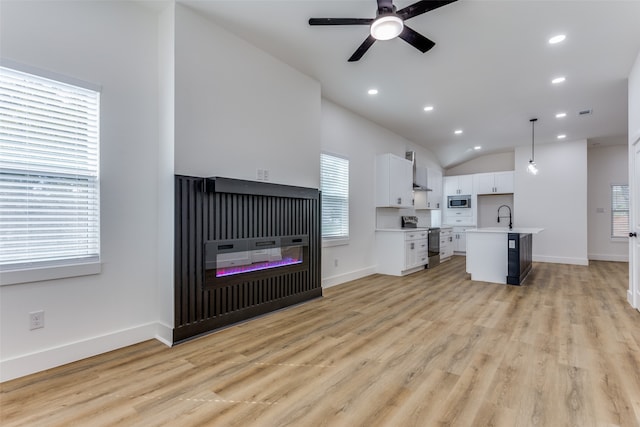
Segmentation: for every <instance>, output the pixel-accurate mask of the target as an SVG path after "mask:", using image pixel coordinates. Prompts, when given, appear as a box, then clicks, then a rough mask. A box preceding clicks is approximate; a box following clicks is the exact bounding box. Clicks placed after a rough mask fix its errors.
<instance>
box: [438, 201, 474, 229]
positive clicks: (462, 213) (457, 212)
mask: <svg viewBox="0 0 640 427" xmlns="http://www.w3.org/2000/svg"><path fill="white" fill-rule="evenodd" d="M472 203H473V202H472ZM444 223H445V224H448V225H452V226H454V227H455V226H456V225H475V224H476V219H475V216H474V209H473V208H446V209H445V211H444Z"/></svg>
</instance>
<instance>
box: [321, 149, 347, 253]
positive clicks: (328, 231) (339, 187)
mask: <svg viewBox="0 0 640 427" xmlns="http://www.w3.org/2000/svg"><path fill="white" fill-rule="evenodd" d="M320 190H321V192H322V238H323V239H325V240H334V239H335V240H337V239H348V238H349V160H347V159H344V158H342V157H337V156H332V155H330V154H325V153H322V154H321V155H320Z"/></svg>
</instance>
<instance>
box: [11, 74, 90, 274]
mask: <svg viewBox="0 0 640 427" xmlns="http://www.w3.org/2000/svg"><path fill="white" fill-rule="evenodd" d="M99 104H100V93H99V92H97V91H94V90H90V89H86V88H83V87H78V86H74V85H70V84H67V83H63V82H58V81H54V80H51V79H48V78H43V77H40V76H36V75H32V74H28V73H24V72H22V71H17V70H13V69H10V68H6V67H0V219H1V221H0V271H15V270H31V269H34V268H38V269H41V268H44V267H61V266H63V267H64V266H70V265H77V264H87V263H91V262H99V260H100V196H99V175H98V166H99V160H98V153H99V117H100V113H99ZM71 275H74V274H71Z"/></svg>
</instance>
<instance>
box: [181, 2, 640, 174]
mask: <svg viewBox="0 0 640 427" xmlns="http://www.w3.org/2000/svg"><path fill="white" fill-rule="evenodd" d="M178 1H179V2H180V3H181V4H184V5H186V6H188V7H190V8H192V9H195V10H197V11H198V12H199V13H202V14H204V15H207V16H208V17H209V18H210V19H211V20H212V21H213V22H215V23H216V24H218V25H220V26H221V27H223V28H226V29H227V30H229V31H230V32H232V33H234V34H236V35H238V36H239V37H241V38H243V39H245V40H247V41H248V42H250V43H252V44H253V45H255V46H257V47H258V48H260V49H262V50H264V51H266V52H268V53H270V54H272V55H273V56H275V57H277V58H279V59H280V60H282V61H284V62H286V63H287V64H289V65H291V66H292V67H294V68H296V69H298V70H299V71H301V72H303V73H305V74H307V75H309V76H311V77H312V78H314V79H316V80H318V81H319V82H320V84H321V87H322V95H323V96H324V97H325V98H327V99H329V100H332V101H333V102H336V103H338V104H340V105H342V106H344V107H346V108H348V109H350V110H352V111H354V112H356V113H357V114H359V115H361V116H363V117H365V118H368V119H370V120H371V121H373V122H376V123H378V124H380V125H382V126H384V127H386V128H388V129H390V130H391V131H393V132H395V133H397V134H399V135H401V136H403V137H405V138H407V139H409V140H411V141H413V142H415V143H417V144H420V145H423V146H425V147H427V148H429V149H430V150H432V151H433V152H434V153H435V155H436V156H437V157H438V160H439V161H440V163H441V164H442V165H443V166H444V167H449V166H453V165H456V164H459V163H461V162H463V161H466V160H469V159H471V158H473V157H475V156H478V155H482V154H488V153H497V152H504V151H510V150H513V147H515V146H518V145H526V144H530V143H531V124H530V122H529V119H530V118H533V117H536V118H538V119H539V120H538V122H537V123H536V144H538V143H553V144H561V143H562V142H563V141H572V140H578V139H589V140H602V141H606V140H607V139H611V138H612V137H619V136H623V135H626V134H627V132H628V130H627V77H628V75H629V72H630V70H631V67H632V65H633V62H634V60H635V58H636V56H637V55H638V53H639V52H640V25H639V22H640V20H639V19H640V18H639V17H640V0H625V1H617V0H570V1H551V0H534V1H527V0H459V1H457V2H454V3H451V4H449V5H446V6H443V7H440V8H438V9H436V10H432V11H430V12H428V13H425V14H422V15H419V16H416V17H414V18H412V19H410V20H408V21H407V22H406V24H407V25H409V26H410V27H411V28H412V29H414V30H415V31H417V32H419V33H421V34H423V35H425V36H426V37H428V38H429V39H431V40H433V41H434V42H435V43H436V46H435V47H434V48H433V49H431V50H430V51H428V52H426V53H421V52H419V51H418V50H416V49H414V48H413V47H412V46H410V45H409V44H408V43H406V42H404V41H403V40H401V39H398V38H397V39H393V40H389V41H377V42H376V43H375V44H374V45H373V46H372V47H371V48H370V49H369V50H368V51H367V52H366V54H365V55H364V56H363V57H362V59H361V60H360V61H357V62H347V59H348V58H349V57H350V56H351V55H352V53H353V52H354V51H355V50H356V48H357V47H358V46H359V45H360V44H361V43H362V42H363V41H364V39H365V38H366V37H367V36H368V34H369V28H368V27H367V26H362V25H354V26H313V27H312V26H310V25H309V24H308V20H309V18H311V17H348V18H374V17H375V14H376V8H377V5H376V1H375V0H354V1H348V0H340V1H335V0H324V1H322V0H318V1H314V0H297V1H292V0H289V1H277V0H256V1H248V0H230V1H222V0H178ZM413 3H415V1H412V0H409V1H404V0H395V2H394V4H395V6H396V7H397V8H398V9H402V8H403V7H406V6H408V5H411V4H413ZM557 34H565V35H566V39H565V41H563V42H561V43H558V44H555V45H552V44H549V43H548V40H549V39H550V38H551V37H552V36H555V35H557ZM231 60H232V59H231ZM559 76H563V77H565V78H566V80H565V81H564V82H563V83H561V84H552V83H551V80H552V79H553V78H556V77H559ZM371 88H376V89H377V90H378V94H377V95H375V96H372V95H369V94H368V93H367V91H368V90H369V89H371ZM425 106H433V110H432V111H429V112H426V111H424V107H425ZM585 110H590V111H591V113H590V114H583V115H580V114H579V112H581V111H585ZM560 112H564V113H566V117H564V118H556V114H557V113H560ZM457 129H460V130H462V131H463V132H462V133H461V134H454V131H455V130H457ZM558 135H566V138H565V139H563V140H558V139H557V136H558ZM476 146H481V147H482V148H481V149H480V150H474V147H476Z"/></svg>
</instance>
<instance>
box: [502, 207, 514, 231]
mask: <svg viewBox="0 0 640 427" xmlns="http://www.w3.org/2000/svg"><path fill="white" fill-rule="evenodd" d="M502 208H507V209H509V230H511V229H512V228H513V223H512V222H511V208H510V207H509V205H500V207H499V208H498V222H500V218H506V216H502V217H501V216H500V209H502Z"/></svg>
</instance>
